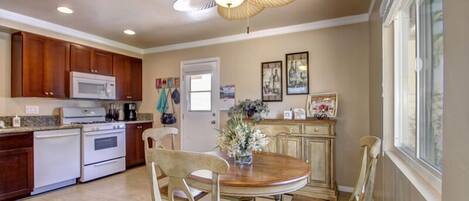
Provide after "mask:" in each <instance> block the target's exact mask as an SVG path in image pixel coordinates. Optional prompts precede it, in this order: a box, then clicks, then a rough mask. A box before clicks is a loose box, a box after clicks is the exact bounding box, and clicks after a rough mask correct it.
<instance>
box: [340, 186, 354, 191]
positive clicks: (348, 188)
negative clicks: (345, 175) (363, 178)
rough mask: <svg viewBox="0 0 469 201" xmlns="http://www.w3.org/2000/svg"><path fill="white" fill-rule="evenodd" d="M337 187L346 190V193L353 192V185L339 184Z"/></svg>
mask: <svg viewBox="0 0 469 201" xmlns="http://www.w3.org/2000/svg"><path fill="white" fill-rule="evenodd" d="M338 189H339V191H340V192H346V193H351V192H353V187H351V186H341V185H339V186H338Z"/></svg>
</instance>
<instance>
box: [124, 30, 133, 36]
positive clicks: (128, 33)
mask: <svg viewBox="0 0 469 201" xmlns="http://www.w3.org/2000/svg"><path fill="white" fill-rule="evenodd" d="M124 33H125V34H127V35H135V31H133V30H130V29H126V30H124Z"/></svg>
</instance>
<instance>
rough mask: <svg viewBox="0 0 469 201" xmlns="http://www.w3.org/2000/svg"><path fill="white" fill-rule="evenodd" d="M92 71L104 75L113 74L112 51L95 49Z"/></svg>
mask: <svg viewBox="0 0 469 201" xmlns="http://www.w3.org/2000/svg"><path fill="white" fill-rule="evenodd" d="M91 66H92V68H91V69H92V72H93V73H97V74H102V75H112V53H110V52H106V51H101V50H96V49H95V50H93V59H92V65H91Z"/></svg>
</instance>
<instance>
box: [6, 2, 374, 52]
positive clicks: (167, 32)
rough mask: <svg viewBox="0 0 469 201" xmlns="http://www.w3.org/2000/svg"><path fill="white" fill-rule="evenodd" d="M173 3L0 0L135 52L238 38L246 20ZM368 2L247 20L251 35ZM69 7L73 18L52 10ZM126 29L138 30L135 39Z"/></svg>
mask: <svg viewBox="0 0 469 201" xmlns="http://www.w3.org/2000/svg"><path fill="white" fill-rule="evenodd" d="M173 2H174V0H0V8H1V9H5V10H9V11H12V12H15V13H19V14H22V15H27V16H30V17H34V18H38V19H41V20H45V21H48V22H52V23H56V24H59V25H62V26H66V27H70V28H73V29H76V30H79V31H83V32H87V33H90V34H94V35H98V36H101V37H105V38H108V39H111V40H115V41H118V42H122V43H125V44H128V45H131V46H135V47H138V48H150V47H155V46H163V45H169V44H175V43H182V42H189V41H196V40H204V39H209V38H214V37H221V36H227V35H233V34H239V33H242V32H244V31H245V25H246V22H245V21H226V20H224V19H223V18H221V17H220V16H218V14H217V11H216V9H209V10H204V11H199V12H194V13H181V12H177V11H175V10H173V8H172V4H173ZM370 2H371V0H296V1H295V2H293V3H291V4H289V5H287V6H285V7H281V8H271V9H266V10H264V11H263V12H262V13H261V14H259V15H257V16H255V17H254V18H252V19H251V29H252V30H253V31H256V30H262V29H268V28H274V27H281V26H287V25H295V24H302V23H307V22H314V21H319V20H325V19H332V18H338V17H345V16H351V15H358V14H363V13H367V12H368V8H369V5H370ZM57 6H68V7H70V8H72V9H73V10H74V13H73V14H72V15H65V14H62V13H59V12H57V11H56V8H57ZM124 29H132V30H134V31H136V32H137V34H136V35H134V36H127V35H124V34H123V33H122V31H123V30H124Z"/></svg>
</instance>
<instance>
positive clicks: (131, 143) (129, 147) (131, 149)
mask: <svg viewBox="0 0 469 201" xmlns="http://www.w3.org/2000/svg"><path fill="white" fill-rule="evenodd" d="M152 127H153V124H152V123H135V124H133V123H129V124H127V125H126V129H125V135H126V138H125V140H126V157H125V164H126V167H127V168H131V167H135V166H139V165H143V164H145V150H144V144H143V140H142V134H143V131H145V130H146V129H149V128H152Z"/></svg>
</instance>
